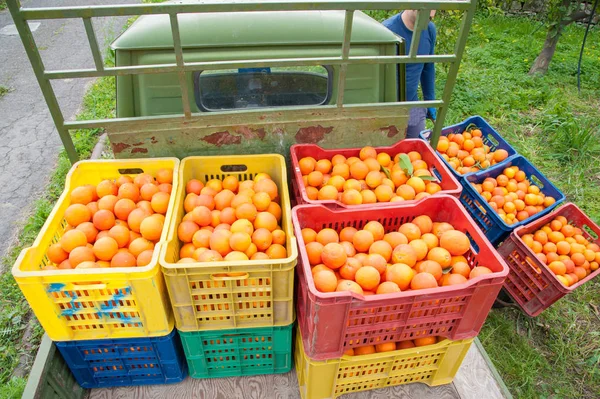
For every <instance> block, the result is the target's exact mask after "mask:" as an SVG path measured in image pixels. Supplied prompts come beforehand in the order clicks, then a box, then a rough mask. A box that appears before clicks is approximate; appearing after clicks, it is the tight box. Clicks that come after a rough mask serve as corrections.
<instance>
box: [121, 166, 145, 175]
mask: <svg viewBox="0 0 600 399" xmlns="http://www.w3.org/2000/svg"><path fill="white" fill-rule="evenodd" d="M119 173H120V174H122V175H139V174H140V173H144V169H141V168H127V169H119Z"/></svg>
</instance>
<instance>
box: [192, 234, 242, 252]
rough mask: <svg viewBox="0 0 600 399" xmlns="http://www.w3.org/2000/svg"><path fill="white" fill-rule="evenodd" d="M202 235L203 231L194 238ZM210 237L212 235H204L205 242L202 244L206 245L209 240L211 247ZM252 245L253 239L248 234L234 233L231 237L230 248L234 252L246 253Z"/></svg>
mask: <svg viewBox="0 0 600 399" xmlns="http://www.w3.org/2000/svg"><path fill="white" fill-rule="evenodd" d="M201 233H202V230H200V231H198V232H197V233H196V234H194V238H196V236H197V235H198V234H201ZM210 236H211V233H209V234H208V235H204V242H202V243H201V244H204V243H205V242H206V241H207V239H208V242H209V245H210ZM195 244H196V241H195V240H194V245H195ZM250 244H252V237H250V235H249V234H248V233H242V232H238V233H233V234H232V235H231V237H229V246H230V247H231V249H233V250H234V251H239V252H245V251H246V250H247V249H248V248H249V247H250ZM197 246H198V247H200V245H197ZM202 246H204V245H202Z"/></svg>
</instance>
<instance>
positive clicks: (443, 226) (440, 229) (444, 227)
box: [431, 222, 454, 239]
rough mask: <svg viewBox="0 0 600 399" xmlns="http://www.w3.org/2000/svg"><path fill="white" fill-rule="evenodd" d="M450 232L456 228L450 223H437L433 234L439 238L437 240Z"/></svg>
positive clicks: (434, 224) (434, 225) (432, 230)
mask: <svg viewBox="0 0 600 399" xmlns="http://www.w3.org/2000/svg"><path fill="white" fill-rule="evenodd" d="M449 230H454V227H453V226H452V225H451V224H450V223H446V222H435V223H433V227H432V229H431V232H432V233H433V234H435V236H437V238H438V239H439V238H440V237H441V236H442V234H443V233H445V232H446V231H449Z"/></svg>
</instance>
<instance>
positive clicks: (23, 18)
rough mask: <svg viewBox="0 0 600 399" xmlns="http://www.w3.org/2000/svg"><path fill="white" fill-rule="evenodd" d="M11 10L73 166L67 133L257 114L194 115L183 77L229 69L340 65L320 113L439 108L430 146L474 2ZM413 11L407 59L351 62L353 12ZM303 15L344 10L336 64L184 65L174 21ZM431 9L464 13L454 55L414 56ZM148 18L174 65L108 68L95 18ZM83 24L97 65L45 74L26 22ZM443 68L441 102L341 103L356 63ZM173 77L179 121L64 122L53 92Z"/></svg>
mask: <svg viewBox="0 0 600 399" xmlns="http://www.w3.org/2000/svg"><path fill="white" fill-rule="evenodd" d="M7 4H8V8H9V10H10V13H11V15H12V17H13V20H14V23H15V25H16V28H17V31H18V32H19V35H20V37H21V40H22V41H23V45H24V47H25V51H26V52H27V56H28V57H29V60H30V62H31V65H32V68H33V70H34V73H35V76H36V78H37V80H38V83H39V85H40V88H41V90H42V93H43V95H44V99H45V100H46V103H47V104H48V108H49V110H50V114H51V115H52V119H53V121H54V124H55V125H56V129H57V130H58V133H59V135H60V137H61V140H62V142H63V145H64V147H65V150H66V152H67V154H68V156H69V159H70V160H71V162H75V161H77V160H78V155H77V152H76V150H75V147H74V145H73V141H72V139H71V135H70V130H75V129H84V128H107V127H109V126H111V125H118V124H122V123H124V122H128V123H131V122H132V121H139V122H149V121H150V122H152V121H156V122H164V121H174V122H175V121H182V120H183V121H186V120H192V119H195V118H211V117H214V116H215V114H223V113H231V112H238V113H242V112H256V111H251V110H237V111H223V112H211V113H192V112H191V109H190V102H189V98H188V85H189V84H190V83H191V82H188V81H187V79H186V72H189V71H196V70H216V69H230V68H260V67H285V66H318V65H324V64H326V65H339V66H340V73H339V76H338V82H337V83H338V93H337V101H336V104H335V105H326V106H318V109H323V108H336V107H337V108H338V109H343V108H346V109H352V108H355V107H356V108H358V107H360V108H365V107H373V108H380V107H398V108H399V109H406V108H412V107H435V108H438V109H439V111H438V117H437V119H436V122H435V126H434V129H433V133H432V135H431V142H432V144H433V145H434V146H435V145H436V144H437V141H438V139H439V136H440V132H441V129H442V126H443V124H444V119H445V117H446V113H447V109H448V104H449V102H450V97H451V94H452V90H453V88H454V84H455V81H456V76H457V73H458V69H459V66H460V61H461V58H462V54H463V51H464V48H465V44H466V41H467V36H468V33H469V29H470V26H471V21H472V19H473V15H474V13H475V6H476V0H445V1H412V0H397V1H388V0H380V1H342V0H329V1H317V2H313V1H307V0H296V1H269V2H261V1H244V2H235V1H215V0H213V1H209V2H202V3H163V4H139V5H112V6H77V7H52V8H22V7H21V5H20V2H19V0H7ZM407 9H410V10H417V20H416V24H415V29H414V33H413V41H412V44H411V47H410V50H409V54H408V55H400V56H375V57H365V56H350V55H349V54H350V46H351V42H350V37H351V34H352V23H353V18H354V12H355V11H357V10H361V11H364V10H407ZM300 10H321V11H327V10H343V11H345V21H344V34H343V41H342V45H341V49H340V56H339V57H303V58H277V59H259V60H233V61H207V62H185V61H184V56H183V50H182V46H181V37H180V32H179V22H178V17H177V16H178V15H179V14H187V13H209V12H210V13H217V12H218V13H221V12H224V13H227V12H252V11H300ZM431 10H460V11H463V15H462V23H461V26H460V30H459V32H458V37H457V40H456V43H455V47H454V53H453V54H440V55H417V49H418V47H419V41H420V36H421V31H422V30H424V29H427V24H428V22H429V14H430V11H431ZM149 14H167V15H169V18H170V22H171V33H172V36H173V44H174V52H175V59H176V62H175V63H174V64H173V63H170V64H160V65H139V66H115V67H105V66H104V62H103V59H102V54H101V51H100V49H99V47H98V41H97V39H96V34H95V32H94V27H93V23H92V18H98V17H114V16H141V15H149ZM66 18H80V19H81V20H82V22H83V25H84V27H85V32H86V35H87V38H88V42H89V45H90V50H91V53H92V57H93V60H94V65H95V68H93V69H89V68H87V69H69V70H46V69H45V67H44V63H43V61H42V58H41V56H40V53H39V49H38V47H37V45H36V43H35V40H34V38H33V34H32V32H31V30H30V28H29V25H28V24H27V21H30V20H42V19H66ZM430 62H433V63H448V64H450V66H449V69H448V74H447V78H446V83H445V86H444V90H443V93H442V97H441V99H439V100H430V101H411V102H408V101H404V102H387V103H369V104H344V88H345V83H346V72H347V68H348V65H355V64H408V63H430ZM165 73H177V74H178V77H179V85H180V88H181V101H182V106H183V114H181V115H169V116H163V117H147V116H139V117H130V118H114V119H104V120H87V121H86V120H83V121H65V119H64V115H63V113H62V111H61V108H60V105H59V103H58V101H57V98H56V95H55V93H54V90H53V88H52V85H51V80H55V79H71V78H90V77H103V76H123V75H140V74H165ZM300 108H302V109H311V108H314V107H312V106H302V107H286V108H277V109H276V110H273V111H270V110H268V109H262V110H261V112H264V113H268V112H282V111H284V110H285V109H290V110H293V109H300Z"/></svg>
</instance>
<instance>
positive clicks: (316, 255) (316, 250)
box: [257, 241, 323, 265]
mask: <svg viewBox="0 0 600 399" xmlns="http://www.w3.org/2000/svg"><path fill="white" fill-rule="evenodd" d="M257 248H258V246H257ZM305 249H306V253H307V256H308V262H309V263H310V264H311V265H318V264H319V263H321V253H322V252H323V245H322V244H321V243H319V242H316V241H313V242H310V243H308V244H306V246H305Z"/></svg>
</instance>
